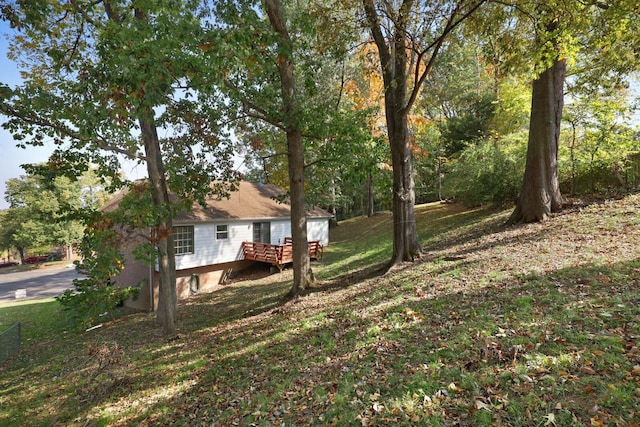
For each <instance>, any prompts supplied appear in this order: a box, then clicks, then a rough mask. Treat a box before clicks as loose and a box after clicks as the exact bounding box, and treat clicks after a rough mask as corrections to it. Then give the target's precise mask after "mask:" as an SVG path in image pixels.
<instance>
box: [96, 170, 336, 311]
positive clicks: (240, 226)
mask: <svg viewBox="0 0 640 427" xmlns="http://www.w3.org/2000/svg"><path fill="white" fill-rule="evenodd" d="M283 194H284V191H283V190H282V189H280V188H278V187H277V186H275V185H272V184H262V183H251V182H245V181H241V182H240V183H239V186H238V190H237V191H234V192H232V193H231V194H230V197H229V198H228V199H227V198H223V199H217V198H210V199H208V200H207V205H206V206H200V205H199V204H196V205H195V206H194V208H193V210H192V211H191V212H182V213H180V214H179V215H178V216H177V217H176V218H175V219H174V221H173V238H174V245H175V253H176V282H177V283H176V286H177V292H178V299H179V300H180V299H184V298H187V297H189V296H190V295H192V294H194V293H200V292H211V291H213V290H215V289H217V288H219V287H220V286H221V285H222V284H224V282H225V281H226V279H227V278H228V276H229V274H230V273H231V272H233V271H239V270H242V269H244V268H246V267H248V266H250V265H252V264H253V263H254V262H256V260H258V261H263V262H271V263H272V264H274V265H277V264H284V263H286V262H289V260H288V259H284V260H283V259H282V258H280V261H277V262H276V261H274V260H273V259H271V258H270V256H273V255H274V253H276V252H277V251H278V250H279V251H280V254H282V250H283V249H284V251H285V253H286V251H287V249H288V250H289V251H290V248H291V240H290V236H291V218H290V215H291V210H290V206H289V204H288V203H284V202H279V201H278V200H276V197H278V196H282V195H283ZM121 198H122V196H121V195H120V196H116V197H114V199H113V200H111V201H110V202H109V203H108V204H107V205H105V206H104V207H103V210H105V211H109V210H113V209H115V208H116V206H117V204H118V202H119V200H120V199H121ZM331 217H332V215H331V214H330V213H329V212H327V211H325V210H323V209H320V208H311V209H308V210H307V239H308V240H309V242H310V247H309V250H310V253H311V250H312V249H311V248H312V246H311V245H312V244H314V246H313V247H314V248H315V250H316V251H317V248H318V247H320V249H321V248H322V246H324V245H327V244H328V243H329V220H330V219H331ZM256 248H258V249H259V250H260V251H261V252H259V251H257V250H256ZM265 251H270V252H269V253H266V252H265ZM258 252H259V253H258ZM269 254H271V255H269ZM313 255H314V256H317V252H314V254H313ZM285 258H286V256H285ZM126 261H127V262H126V264H125V268H124V270H123V271H122V272H121V273H120V275H118V276H117V277H115V278H114V281H115V282H116V283H119V284H123V285H126V286H131V285H136V284H141V287H140V294H139V296H138V298H137V299H136V300H135V301H134V300H130V301H126V302H125V305H127V306H130V307H134V308H139V309H144V310H155V308H156V307H157V303H158V287H159V274H158V269H157V266H156V267H153V266H149V265H148V264H144V263H142V262H138V261H135V260H134V259H133V256H131V255H127V256H126ZM277 266H278V267H279V268H282V265H277Z"/></svg>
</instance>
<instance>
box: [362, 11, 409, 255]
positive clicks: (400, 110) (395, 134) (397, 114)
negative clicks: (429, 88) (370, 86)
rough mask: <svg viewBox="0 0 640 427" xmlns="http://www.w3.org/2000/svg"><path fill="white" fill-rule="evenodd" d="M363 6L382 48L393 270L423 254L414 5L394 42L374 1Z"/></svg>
mask: <svg viewBox="0 0 640 427" xmlns="http://www.w3.org/2000/svg"><path fill="white" fill-rule="evenodd" d="M363 6H364V10H365V13H366V15H367V18H368V20H369V23H368V24H369V28H370V30H371V35H372V36H373V39H374V42H375V44H376V46H377V48H378V55H379V56H380V65H381V67H382V80H383V82H384V89H385V91H384V108H385V119H386V122H387V133H388V135H389V145H390V147H391V165H392V167H393V255H392V256H391V260H390V265H389V267H393V266H394V265H397V264H400V263H402V262H404V261H414V260H415V259H416V258H419V257H420V255H421V253H422V248H421V247H420V243H419V242H418V235H417V231H416V221H415V214H414V204H415V189H414V181H413V167H412V163H411V161H412V159H411V146H410V144H409V124H408V120H407V116H408V114H409V110H410V108H411V103H409V102H408V100H407V89H408V88H407V78H408V74H407V69H408V66H407V32H406V24H407V20H408V19H409V15H410V12H411V9H412V4H411V2H410V1H407V2H404V3H403V4H402V6H401V8H400V9H401V12H400V14H399V16H398V18H397V19H396V20H395V22H394V25H395V29H394V33H395V37H394V39H393V40H387V38H386V37H385V36H384V34H383V33H382V30H381V28H382V27H381V24H380V21H379V19H378V15H377V12H376V10H375V6H374V3H373V1H372V0H363ZM418 86H419V85H418ZM418 89H419V88H414V90H418Z"/></svg>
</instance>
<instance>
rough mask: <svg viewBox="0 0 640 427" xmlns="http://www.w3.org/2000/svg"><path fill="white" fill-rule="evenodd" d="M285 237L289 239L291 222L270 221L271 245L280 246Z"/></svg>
mask: <svg viewBox="0 0 640 427" xmlns="http://www.w3.org/2000/svg"><path fill="white" fill-rule="evenodd" d="M285 237H291V221H289V220H288V219H287V220H279V221H275V220H272V221H271V244H272V245H281V244H283V243H284V238H285Z"/></svg>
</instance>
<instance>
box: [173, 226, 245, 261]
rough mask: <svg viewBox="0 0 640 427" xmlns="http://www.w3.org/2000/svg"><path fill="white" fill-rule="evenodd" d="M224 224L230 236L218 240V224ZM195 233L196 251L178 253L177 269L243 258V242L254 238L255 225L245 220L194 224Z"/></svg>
mask: <svg viewBox="0 0 640 427" xmlns="http://www.w3.org/2000/svg"><path fill="white" fill-rule="evenodd" d="M224 224H226V225H227V226H228V230H229V238H227V239H219V240H216V225H224ZM193 235H194V251H193V252H194V253H192V254H184V255H177V256H176V269H177V270H182V269H185V268H194V267H200V266H203V265H210V264H218V263H223V262H231V261H237V260H240V259H242V242H244V241H251V240H252V239H253V227H252V223H245V222H231V223H227V222H220V223H203V224H194V230H193Z"/></svg>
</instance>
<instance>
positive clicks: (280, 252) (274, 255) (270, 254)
mask: <svg viewBox="0 0 640 427" xmlns="http://www.w3.org/2000/svg"><path fill="white" fill-rule="evenodd" d="M308 247H309V257H310V258H311V259H317V260H319V259H321V258H322V250H323V246H322V244H321V243H320V241H319V240H313V241H310V242H308ZM242 254H243V255H244V259H246V260H250V261H258V262H266V263H269V264H271V265H274V266H276V267H278V269H279V270H280V271H282V268H283V267H284V266H285V264H289V263H291V262H293V244H292V242H291V238H290V237H286V238H285V239H284V244H283V245H272V244H270V243H260V242H242Z"/></svg>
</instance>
